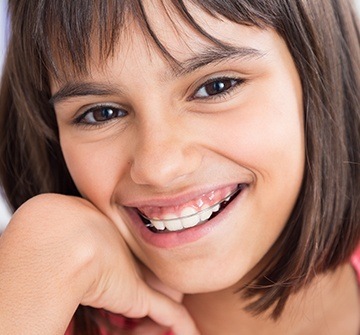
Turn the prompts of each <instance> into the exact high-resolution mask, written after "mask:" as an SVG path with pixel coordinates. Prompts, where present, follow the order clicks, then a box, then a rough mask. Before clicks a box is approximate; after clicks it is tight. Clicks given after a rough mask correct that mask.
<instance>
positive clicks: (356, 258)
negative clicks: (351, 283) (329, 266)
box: [351, 245, 360, 284]
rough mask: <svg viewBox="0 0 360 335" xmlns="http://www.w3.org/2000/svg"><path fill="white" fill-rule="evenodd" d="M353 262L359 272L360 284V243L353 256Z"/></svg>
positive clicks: (359, 280)
mask: <svg viewBox="0 0 360 335" xmlns="http://www.w3.org/2000/svg"><path fill="white" fill-rule="evenodd" d="M351 264H352V266H353V268H354V269H355V271H356V273H357V278H358V282H359V284H360V245H359V247H358V248H357V249H356V250H355V252H354V253H353V255H352V257H351Z"/></svg>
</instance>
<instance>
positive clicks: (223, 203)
mask: <svg viewBox="0 0 360 335" xmlns="http://www.w3.org/2000/svg"><path fill="white" fill-rule="evenodd" d="M246 186H247V185H246V184H239V185H238V186H237V187H236V188H235V189H234V190H233V191H232V192H230V193H229V194H228V195H226V197H225V198H223V199H221V200H220V201H218V202H216V203H215V204H213V205H211V206H209V207H207V208H205V209H201V210H198V211H196V210H195V209H194V208H187V212H188V213H186V211H185V213H186V214H187V215H186V214H185V215H182V216H179V217H175V216H174V217H170V218H164V219H159V218H149V217H147V216H146V215H145V214H144V213H142V212H141V211H140V210H139V209H138V210H137V211H138V214H139V216H140V218H141V220H142V222H143V223H144V225H145V227H147V228H148V229H149V230H150V231H152V232H153V233H170V232H181V231H183V230H186V229H189V228H193V227H196V226H199V225H202V224H204V223H206V222H208V221H210V220H212V219H213V218H215V217H216V216H217V215H219V214H220V213H221V212H222V211H223V210H224V209H225V208H226V207H227V206H228V205H229V204H230V203H231V202H232V201H233V200H234V199H235V198H236V197H237V196H238V195H239V194H240V193H241V191H242V190H243V189H244V188H245V187H246Z"/></svg>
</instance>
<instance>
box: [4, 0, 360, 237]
mask: <svg viewBox="0 0 360 335" xmlns="http://www.w3.org/2000/svg"><path fill="white" fill-rule="evenodd" d="M355 4H356V7H357V8H358V11H359V13H360V0H355ZM7 31H8V29H7V20H6V0H0V74H1V68H2V64H3V61H4V56H5V52H6V41H7V36H8V34H7ZM9 219H10V213H9V210H8V208H7V206H6V204H5V202H4V201H3V200H2V197H1V189H0V231H1V230H3V229H4V227H5V226H6V224H7V223H8V222H9Z"/></svg>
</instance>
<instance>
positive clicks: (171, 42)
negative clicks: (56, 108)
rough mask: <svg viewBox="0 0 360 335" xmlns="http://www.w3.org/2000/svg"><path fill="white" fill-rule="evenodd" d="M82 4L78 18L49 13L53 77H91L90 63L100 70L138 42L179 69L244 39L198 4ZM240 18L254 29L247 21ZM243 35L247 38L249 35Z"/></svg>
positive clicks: (42, 41) (46, 42)
mask: <svg viewBox="0 0 360 335" xmlns="http://www.w3.org/2000/svg"><path fill="white" fill-rule="evenodd" d="M80 2H81V1H79V3H80ZM210 2H211V1H210ZM77 3H78V2H70V4H71V5H70V6H73V8H70V9H69V11H70V10H71V11H72V12H75V13H77V14H76V15H75V17H74V15H69V12H68V13H66V11H63V12H62V13H61V14H60V15H57V14H54V13H52V15H51V14H49V15H48V20H47V22H50V25H49V24H46V23H43V24H44V25H45V27H44V28H43V34H44V35H43V36H41V34H40V35H39V36H38V39H39V45H40V46H42V50H41V51H42V52H41V54H43V59H44V63H45V66H46V69H47V70H48V72H49V73H50V76H51V77H52V78H56V79H61V78H62V79H69V78H73V77H74V76H75V77H76V76H77V75H80V76H82V75H84V74H87V72H88V70H89V64H91V65H92V66H93V65H94V64H95V63H97V64H98V65H99V66H101V65H102V64H104V60H107V59H108V58H109V57H112V56H114V55H115V54H118V52H119V50H120V51H121V52H122V53H126V50H127V47H128V46H130V45H134V44H135V43H136V44H137V45H139V44H140V45H142V46H143V45H146V46H147V47H148V48H149V50H150V49H151V51H153V49H157V51H160V53H161V54H162V56H163V57H165V58H166V59H167V61H169V63H171V65H172V66H176V65H177V61H178V60H180V61H182V60H183V59H184V58H185V57H186V55H188V54H189V53H190V54H191V53H192V52H193V51H194V50H196V49H197V48H198V47H199V46H209V45H212V46H215V45H216V46H217V47H221V48H223V49H224V51H226V50H227V49H228V48H229V46H231V45H232V44H234V43H237V42H238V40H239V39H238V35H239V32H238V26H239V25H238V24H235V23H233V24H231V25H230V24H229V23H230V21H229V18H226V17H225V16H224V13H222V14H217V13H216V12H212V13H210V11H209V10H205V9H204V8H202V7H200V6H199V5H194V4H193V2H187V1H185V4H186V7H184V8H180V9H179V8H178V6H179V5H178V4H179V3H181V2H178V1H160V0H156V1H149V0H145V1H143V2H142V1H117V2H115V3H113V5H109V3H110V2H101V3H105V5H101V8H100V7H96V6H94V4H93V3H92V2H89V3H92V5H89V6H88V8H87V10H82V8H81V10H80V8H79V5H77ZM194 3H196V1H194ZM114 4H115V5H114ZM112 6H113V7H112ZM114 6H115V7H114ZM102 7H105V8H102ZM238 19H239V20H238V21H241V23H245V24H249V22H248V21H247V18H246V17H241V18H238ZM64 21H66V22H67V21H69V22H68V23H66V24H65V23H64ZM224 28H226V29H224ZM231 29H232V30H233V31H231ZM224 31H226V32H227V34H225V35H226V36H225V35H224ZM241 35H242V38H245V35H246V32H245V30H244V32H243V33H242V34H241ZM42 37H44V38H42ZM49 46H50V47H49ZM119 46H120V47H121V48H119Z"/></svg>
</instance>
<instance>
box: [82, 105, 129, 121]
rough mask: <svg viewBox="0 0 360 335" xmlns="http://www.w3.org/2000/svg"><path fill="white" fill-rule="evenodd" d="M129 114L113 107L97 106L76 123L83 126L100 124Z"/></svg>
mask: <svg viewBox="0 0 360 335" xmlns="http://www.w3.org/2000/svg"><path fill="white" fill-rule="evenodd" d="M126 115H127V112H126V111H125V110H123V109H120V108H117V107H113V106H95V107H92V108H90V109H88V110H87V111H86V112H85V113H83V114H82V115H80V116H79V117H78V118H77V119H76V120H75V122H76V123H82V124H88V125H91V124H98V123H104V122H108V121H111V120H113V119H115V118H119V117H124V116H126Z"/></svg>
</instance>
